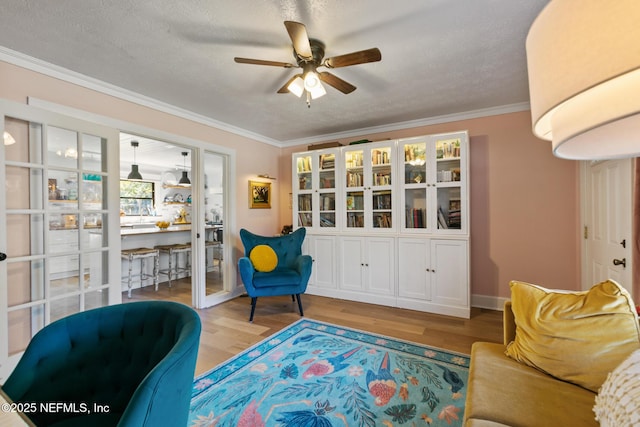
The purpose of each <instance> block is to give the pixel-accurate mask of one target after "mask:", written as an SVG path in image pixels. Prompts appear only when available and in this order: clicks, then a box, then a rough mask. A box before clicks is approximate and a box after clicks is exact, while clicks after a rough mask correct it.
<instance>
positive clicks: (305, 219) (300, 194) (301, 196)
mask: <svg viewBox="0 0 640 427" xmlns="http://www.w3.org/2000/svg"><path fill="white" fill-rule="evenodd" d="M312 159H313V157H312V156H311V154H307V155H302V156H300V157H297V158H296V171H297V180H296V182H297V186H298V188H297V192H296V193H297V201H296V205H297V207H298V209H297V211H298V218H297V221H298V227H312V226H313V191H312V188H311V187H312V185H313V173H312V172H313V161H312ZM294 185H295V183H294Z"/></svg>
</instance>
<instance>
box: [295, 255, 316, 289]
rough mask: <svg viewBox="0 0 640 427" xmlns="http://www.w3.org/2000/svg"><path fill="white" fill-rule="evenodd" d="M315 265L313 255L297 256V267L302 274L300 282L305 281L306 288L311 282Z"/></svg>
mask: <svg viewBox="0 0 640 427" xmlns="http://www.w3.org/2000/svg"><path fill="white" fill-rule="evenodd" d="M312 267H313V259H312V258H311V255H300V256H298V258H296V262H295V269H296V271H297V272H298V274H300V278H301V280H300V283H303V284H304V286H305V289H306V287H307V283H308V282H309V278H310V277H311V269H312Z"/></svg>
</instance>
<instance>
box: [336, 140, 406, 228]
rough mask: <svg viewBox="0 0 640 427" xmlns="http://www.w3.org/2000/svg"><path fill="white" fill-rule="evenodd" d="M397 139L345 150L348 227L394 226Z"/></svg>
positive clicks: (346, 226)
mask: <svg viewBox="0 0 640 427" xmlns="http://www.w3.org/2000/svg"><path fill="white" fill-rule="evenodd" d="M393 153H394V143H393V142H385V143H379V144H376V143H370V144H363V145H362V146H358V147H357V148H356V147H354V148H349V149H346V150H344V156H343V159H344V167H345V172H346V174H345V204H344V208H345V211H346V221H345V228H347V229H362V228H365V229H376V230H380V229H392V228H393V227H394V224H393V208H394V206H393V191H392V185H393V184H394V183H393V175H394V173H393V171H394V169H395V168H394V163H393V162H394V161H395V159H394V158H393Z"/></svg>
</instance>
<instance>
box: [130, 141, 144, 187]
mask: <svg viewBox="0 0 640 427" xmlns="http://www.w3.org/2000/svg"><path fill="white" fill-rule="evenodd" d="M131 146H132V147H133V164H132V165H131V172H129V175H128V176H127V179H138V180H141V179H142V175H140V172H138V165H137V164H136V148H138V141H131Z"/></svg>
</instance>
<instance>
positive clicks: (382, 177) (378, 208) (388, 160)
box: [371, 146, 393, 228]
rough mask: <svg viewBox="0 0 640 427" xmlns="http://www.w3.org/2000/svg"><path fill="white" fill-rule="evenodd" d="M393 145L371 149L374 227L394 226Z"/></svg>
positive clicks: (372, 222)
mask: <svg viewBox="0 0 640 427" xmlns="http://www.w3.org/2000/svg"><path fill="white" fill-rule="evenodd" d="M391 153H392V147H391V146H387V147H384V146H383V147H378V148H373V149H372V150H371V188H372V192H371V215H372V221H371V224H372V226H373V228H392V227H393V223H392V212H393V209H392V208H393V206H392V200H393V197H392V187H391V185H392V184H393V183H392V182H391V178H392V176H393V174H392V169H391V165H392V161H393V159H392V154H391Z"/></svg>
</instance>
